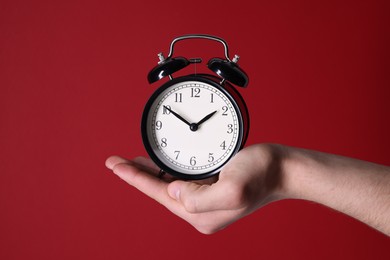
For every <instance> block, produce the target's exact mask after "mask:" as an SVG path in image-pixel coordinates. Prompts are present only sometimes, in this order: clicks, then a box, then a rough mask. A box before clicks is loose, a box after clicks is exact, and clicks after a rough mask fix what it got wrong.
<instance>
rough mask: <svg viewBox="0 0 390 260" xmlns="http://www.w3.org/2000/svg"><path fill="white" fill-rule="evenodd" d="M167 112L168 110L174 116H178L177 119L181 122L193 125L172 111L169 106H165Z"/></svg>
mask: <svg viewBox="0 0 390 260" xmlns="http://www.w3.org/2000/svg"><path fill="white" fill-rule="evenodd" d="M163 107H164V108H165V109H166V110H168V111H169V112H171V113H172V114H173V115H174V116H176V117H177V118H179V119H180V120H181V121H183V122H184V123H186V124H187V125H189V126H191V123H189V122H188V121H187V120H185V119H184V118H183V117H182V116H181V115H179V114H178V113H176V112H175V111H173V110H172V109H170V108H169V107H167V106H163Z"/></svg>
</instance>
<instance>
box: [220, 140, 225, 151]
mask: <svg viewBox="0 0 390 260" xmlns="http://www.w3.org/2000/svg"><path fill="white" fill-rule="evenodd" d="M219 147H221V148H222V150H226V143H225V141H223V142H222V144H221V145H220V146H219Z"/></svg>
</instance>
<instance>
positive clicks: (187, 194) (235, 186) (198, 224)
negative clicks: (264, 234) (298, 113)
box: [106, 145, 283, 234]
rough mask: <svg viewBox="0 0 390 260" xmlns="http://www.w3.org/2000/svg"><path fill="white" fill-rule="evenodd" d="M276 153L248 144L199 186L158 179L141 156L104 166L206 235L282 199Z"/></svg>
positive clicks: (155, 170)
mask: <svg viewBox="0 0 390 260" xmlns="http://www.w3.org/2000/svg"><path fill="white" fill-rule="evenodd" d="M280 156H281V153H280V149H278V148H277V146H274V145H253V146H250V147H248V148H245V149H243V150H241V151H240V152H239V153H238V154H237V155H236V156H235V157H234V158H233V159H232V160H231V161H229V163H228V164H226V165H225V166H224V167H223V169H222V171H221V172H220V174H219V177H216V178H211V179H206V180H202V181H193V182H189V181H182V180H175V179H173V178H172V177H169V176H168V177H164V178H162V179H159V178H157V175H158V173H159V170H160V169H159V168H158V167H157V166H156V165H155V164H154V163H153V162H152V161H151V160H150V159H147V158H144V157H137V158H135V159H133V160H127V159H124V158H122V157H118V156H112V157H110V158H108V159H107V161H106V166H107V167H108V168H109V169H111V170H113V172H114V173H115V174H116V175H118V176H119V177H120V178H121V179H123V180H124V181H126V182H127V183H128V184H130V185H132V186H134V187H135V188H137V189H138V190H140V191H142V192H143V193H145V194H146V195H148V196H149V197H151V198H153V199H155V200H156V201H158V202H159V203H161V204H162V205H164V206H165V207H166V208H168V209H169V210H170V211H171V212H173V213H174V214H176V215H177V216H179V217H180V218H182V219H184V220H185V221H187V222H188V223H190V224H191V225H192V226H194V227H195V228H196V229H197V230H198V231H200V232H201V233H204V234H211V233H214V232H216V231H218V230H220V229H223V228H224V227H226V226H228V225H229V224H231V223H233V222H234V221H236V220H238V219H240V218H242V217H244V216H246V215H248V214H250V213H251V212H253V211H254V210H256V209H257V208H259V207H261V206H263V205H265V204H266V203H268V202H271V201H274V200H277V199H279V198H281V197H283V195H282V186H281V170H282V169H281V164H280Z"/></svg>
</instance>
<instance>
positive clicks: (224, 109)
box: [222, 106, 229, 116]
mask: <svg viewBox="0 0 390 260" xmlns="http://www.w3.org/2000/svg"><path fill="white" fill-rule="evenodd" d="M222 110H223V113H222V115H223V116H227V115H228V113H227V112H228V110H229V108H228V107H227V106H223V107H222Z"/></svg>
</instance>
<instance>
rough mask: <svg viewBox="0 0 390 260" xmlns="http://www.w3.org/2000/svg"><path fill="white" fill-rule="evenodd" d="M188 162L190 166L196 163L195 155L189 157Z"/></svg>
mask: <svg viewBox="0 0 390 260" xmlns="http://www.w3.org/2000/svg"><path fill="white" fill-rule="evenodd" d="M190 164H191V166H194V165H196V157H195V156H192V157H191V158H190Z"/></svg>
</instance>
